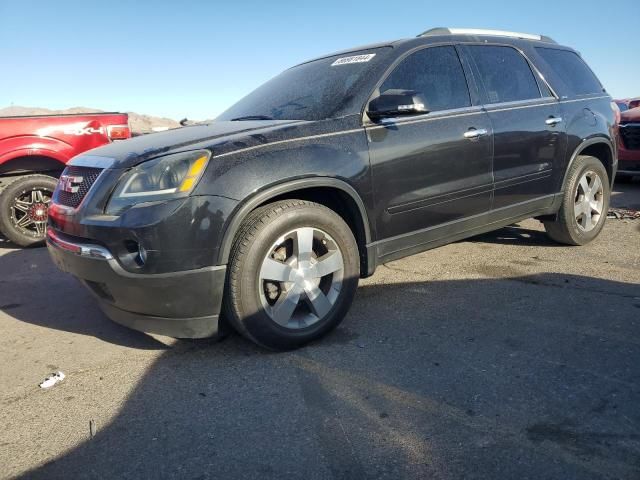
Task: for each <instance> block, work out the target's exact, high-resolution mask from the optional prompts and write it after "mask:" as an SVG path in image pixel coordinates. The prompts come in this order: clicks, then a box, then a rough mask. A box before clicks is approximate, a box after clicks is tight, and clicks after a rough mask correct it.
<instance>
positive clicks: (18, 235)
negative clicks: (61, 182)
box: [0, 175, 57, 247]
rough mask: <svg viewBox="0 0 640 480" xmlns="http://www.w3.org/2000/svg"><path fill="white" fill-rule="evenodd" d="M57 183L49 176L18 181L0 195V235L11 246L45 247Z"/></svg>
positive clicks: (28, 176)
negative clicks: (49, 210)
mask: <svg viewBox="0 0 640 480" xmlns="http://www.w3.org/2000/svg"><path fill="white" fill-rule="evenodd" d="M56 184H57V180H56V179H55V178H53V177H50V176H48V175H25V176H23V177H17V178H16V179H15V180H13V181H12V182H11V183H9V184H8V185H7V186H6V187H5V188H4V189H3V190H2V191H1V192H0V231H1V232H2V233H3V234H4V235H5V236H6V237H7V238H8V239H9V240H10V241H11V242H13V243H15V244H16V245H18V246H21V247H31V246H36V245H42V244H43V243H44V236H45V230H46V226H47V209H48V208H49V203H50V202H51V197H52V196H53V191H54V190H55V188H56Z"/></svg>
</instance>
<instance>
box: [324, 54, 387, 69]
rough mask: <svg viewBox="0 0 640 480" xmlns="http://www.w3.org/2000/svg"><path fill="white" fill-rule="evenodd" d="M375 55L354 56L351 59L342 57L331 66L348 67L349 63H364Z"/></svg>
mask: <svg viewBox="0 0 640 480" xmlns="http://www.w3.org/2000/svg"><path fill="white" fill-rule="evenodd" d="M375 56H376V54H375V53H369V54H367V55H354V56H353V57H342V58H339V59H337V60H336V61H335V62H333V63H332V64H331V66H332V67H335V66H337V65H349V64H351V63H366V62H368V61H369V60H371V59H372V58H373V57H375Z"/></svg>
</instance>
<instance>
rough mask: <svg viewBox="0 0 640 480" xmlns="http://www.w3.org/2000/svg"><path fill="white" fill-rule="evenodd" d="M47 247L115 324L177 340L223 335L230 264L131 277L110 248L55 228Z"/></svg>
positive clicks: (48, 235) (53, 257) (58, 263)
mask: <svg viewBox="0 0 640 480" xmlns="http://www.w3.org/2000/svg"><path fill="white" fill-rule="evenodd" d="M47 246H48V249H49V253H50V255H51V258H52V259H53V261H54V263H55V264H56V265H57V266H58V268H60V269H61V270H63V271H65V272H68V273H71V274H72V275H74V276H75V277H77V278H79V279H80V280H81V281H82V283H83V284H84V285H85V286H86V287H87V288H88V289H89V291H91V293H92V294H93V295H94V296H95V297H96V298H97V299H98V301H99V304H100V307H101V309H102V310H103V311H104V312H105V314H106V315H107V316H108V317H109V318H111V319H112V320H113V321H115V322H117V323H120V324H122V325H125V326H127V327H129V328H132V329H135V330H140V331H143V332H148V333H157V334H161V335H167V336H171V337H176V338H203V337H210V336H213V335H216V334H217V333H218V319H219V314H220V308H221V305H222V295H223V290H224V281H225V274H226V267H225V266H215V267H207V268H202V269H197V270H188V271H184V272H172V273H161V274H136V273H131V272H128V271H126V270H124V269H123V268H122V267H121V266H120V264H119V263H118V261H117V260H116V259H115V258H113V256H112V255H111V253H110V252H109V251H108V250H107V249H106V248H104V247H102V246H100V245H97V244H86V243H80V242H78V241H77V240H75V239H72V238H70V237H67V236H64V235H62V234H60V233H58V232H56V231H55V230H53V229H51V228H50V229H48V230H47Z"/></svg>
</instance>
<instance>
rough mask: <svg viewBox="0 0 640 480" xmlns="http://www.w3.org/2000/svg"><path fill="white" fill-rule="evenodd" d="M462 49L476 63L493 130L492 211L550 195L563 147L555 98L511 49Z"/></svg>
mask: <svg viewBox="0 0 640 480" xmlns="http://www.w3.org/2000/svg"><path fill="white" fill-rule="evenodd" d="M463 51H464V52H465V53H466V54H467V55H469V57H471V59H472V63H474V64H475V67H474V73H475V76H476V77H477V78H478V83H479V84H480V88H481V90H483V91H482V92H481V96H482V98H483V103H484V105H485V109H486V111H487V113H488V115H489V118H490V119H491V124H492V126H493V141H494V155H493V173H494V182H495V191H494V200H493V208H494V209H500V208H503V207H509V206H515V205H518V204H522V206H523V208H526V203H525V202H530V201H533V200H536V199H540V198H541V197H545V196H547V195H550V194H553V193H555V192H554V190H555V185H554V176H553V173H554V172H553V169H554V166H555V167H558V166H560V165H562V163H563V158H564V153H565V148H566V135H565V133H564V132H565V127H564V122H563V119H562V115H561V110H560V106H559V104H558V101H557V99H556V98H555V97H553V96H552V94H551V92H549V90H548V89H547V88H546V87H545V86H544V84H543V82H542V81H541V79H540V78H536V77H537V73H534V70H532V68H531V65H530V64H529V62H528V60H527V59H526V58H525V57H524V55H522V53H521V52H520V51H519V50H517V49H516V48H514V47H512V46H505V45H465V46H464V48H463ZM547 201H548V202H549V204H550V203H551V202H552V198H551V197H550V196H549V197H548V198H547ZM536 206H538V207H539V206H540V205H539V202H536Z"/></svg>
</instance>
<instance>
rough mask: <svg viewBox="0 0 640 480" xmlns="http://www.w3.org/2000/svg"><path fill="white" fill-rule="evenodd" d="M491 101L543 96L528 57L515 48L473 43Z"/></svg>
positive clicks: (472, 51) (528, 98)
mask: <svg viewBox="0 0 640 480" xmlns="http://www.w3.org/2000/svg"><path fill="white" fill-rule="evenodd" d="M467 48H468V51H469V52H470V53H471V55H472V57H473V59H474V60H475V63H476V65H477V67H478V72H479V74H480V80H481V82H482V84H483V85H484V89H485V91H486V96H487V102H488V103H502V102H517V101H522V100H533V99H536V98H540V96H541V95H540V89H539V88H538V83H537V82H536V79H535V77H534V76H533V72H532V71H531V67H530V66H529V63H528V62H527V60H526V59H525V58H524V57H523V56H522V55H521V54H520V52H518V51H517V50H515V49H514V48H511V47H502V46H493V45H486V46H485V45H471V46H469V47H467Z"/></svg>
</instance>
